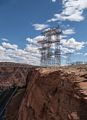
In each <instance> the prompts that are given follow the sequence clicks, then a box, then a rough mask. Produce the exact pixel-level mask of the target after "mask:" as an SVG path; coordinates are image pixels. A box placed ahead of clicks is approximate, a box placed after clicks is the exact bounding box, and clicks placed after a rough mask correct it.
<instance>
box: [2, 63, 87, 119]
mask: <svg viewBox="0 0 87 120" xmlns="http://www.w3.org/2000/svg"><path fill="white" fill-rule="evenodd" d="M25 68H26V67H24V66H23V72H22V69H19V70H20V71H19V70H18V71H17V73H20V74H21V72H22V74H23V75H24V76H26V77H25V79H21V78H22V77H19V78H20V79H18V80H17V82H16V80H15V78H14V81H15V82H14V83H15V84H16V85H17V86H19V87H21V89H19V90H18V91H17V93H16V94H15V96H14V97H13V98H12V100H11V102H10V103H9V104H8V106H7V108H6V113H5V115H6V120H87V65H82V66H71V67H68V68H67V67H61V68H37V67H33V68H32V67H31V68H27V74H25V73H26V72H24V70H25ZM0 69H1V68H0ZM13 69H14V68H13V67H12V69H10V72H12V73H14V70H13ZM15 69H16V68H15ZM7 71H9V70H3V72H4V73H6V72H7ZM16 78H18V77H16ZM0 80H1V78H0ZM7 81H8V83H10V81H11V77H9V79H7ZM4 84H5V83H4ZM4 84H3V87H6V86H5V85H4ZM6 84H7V83H6ZM12 84H13V83H11V84H10V86H11V85H12ZM1 85H2V84H1ZM8 86H9V84H8ZM23 86H24V87H23ZM22 87H23V88H22Z"/></svg>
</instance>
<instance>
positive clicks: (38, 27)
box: [32, 24, 49, 30]
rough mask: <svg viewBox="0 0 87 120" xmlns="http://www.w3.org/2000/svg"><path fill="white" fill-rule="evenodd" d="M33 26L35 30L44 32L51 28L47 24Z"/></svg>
mask: <svg viewBox="0 0 87 120" xmlns="http://www.w3.org/2000/svg"><path fill="white" fill-rule="evenodd" d="M32 26H33V27H34V28H35V30H43V29H45V28H47V27H49V25H47V24H33V25H32Z"/></svg>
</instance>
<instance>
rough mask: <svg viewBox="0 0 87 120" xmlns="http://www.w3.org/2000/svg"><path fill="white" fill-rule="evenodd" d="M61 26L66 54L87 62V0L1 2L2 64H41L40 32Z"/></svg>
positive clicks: (19, 0)
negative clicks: (7, 62)
mask: <svg viewBox="0 0 87 120" xmlns="http://www.w3.org/2000/svg"><path fill="white" fill-rule="evenodd" d="M58 24H59V25H60V27H61V29H62V35H61V43H62V52H63V53H66V52H67V51H69V52H72V61H79V60H81V61H87V0H0V55H1V58H0V61H13V62H22V63H31V64H39V58H40V53H39V51H38V48H37V46H36V45H35V44H36V42H37V40H39V39H42V38H43V36H41V35H40V33H41V31H42V30H43V29H45V28H49V27H53V26H57V25H58Z"/></svg>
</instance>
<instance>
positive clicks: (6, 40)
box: [1, 38, 9, 42]
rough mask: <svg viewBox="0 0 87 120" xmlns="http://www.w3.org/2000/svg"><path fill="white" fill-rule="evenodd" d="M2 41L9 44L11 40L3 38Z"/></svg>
mask: <svg viewBox="0 0 87 120" xmlns="http://www.w3.org/2000/svg"><path fill="white" fill-rule="evenodd" d="M1 40H2V41H5V42H8V41H9V40H8V39H7V38H1Z"/></svg>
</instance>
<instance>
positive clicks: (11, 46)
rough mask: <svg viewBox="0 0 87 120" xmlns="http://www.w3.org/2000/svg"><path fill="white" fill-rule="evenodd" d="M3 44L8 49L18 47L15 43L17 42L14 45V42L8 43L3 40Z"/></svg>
mask: <svg viewBox="0 0 87 120" xmlns="http://www.w3.org/2000/svg"><path fill="white" fill-rule="evenodd" d="M2 46H3V48H6V49H17V48H18V46H17V45H15V44H13V45H12V44H10V43H6V42H3V43H2Z"/></svg>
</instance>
